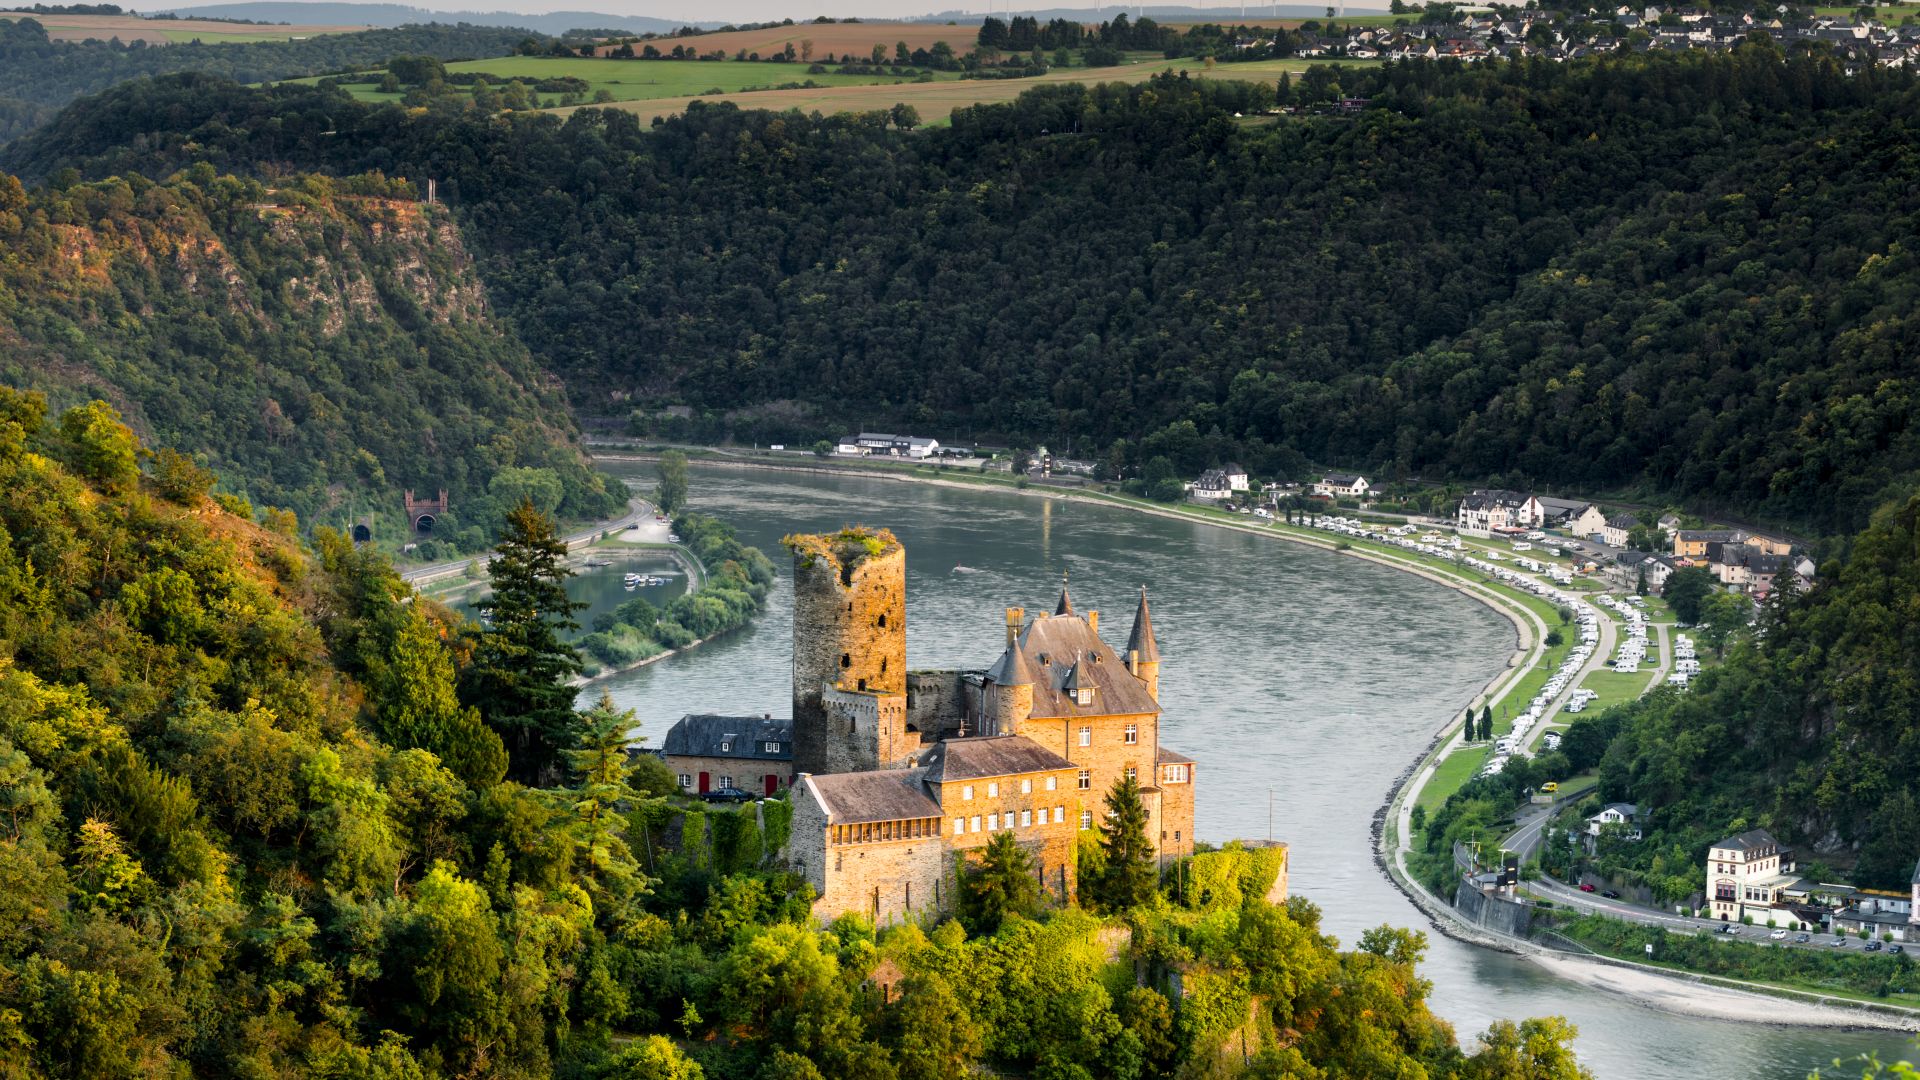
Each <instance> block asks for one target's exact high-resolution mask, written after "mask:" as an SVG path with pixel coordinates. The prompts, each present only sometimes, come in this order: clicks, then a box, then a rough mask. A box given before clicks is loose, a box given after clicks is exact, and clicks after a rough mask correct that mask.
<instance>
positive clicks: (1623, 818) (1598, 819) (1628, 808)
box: [1587, 802, 1640, 840]
mask: <svg viewBox="0 0 1920 1080" xmlns="http://www.w3.org/2000/svg"><path fill="white" fill-rule="evenodd" d="M1639 818H1640V808H1639V807H1638V806H1635V805H1634V804H1632V803H1625V802H1617V803H1608V804H1607V805H1605V806H1603V807H1601V808H1600V812H1599V813H1597V814H1595V815H1593V816H1592V817H1589V818H1588V819H1587V835H1588V836H1592V837H1596V838H1597V837H1599V835H1600V831H1601V830H1602V829H1604V828H1606V827H1607V826H1608V825H1624V826H1626V829H1627V831H1626V833H1625V835H1626V838H1627V839H1629V840H1638V839H1640V826H1639V824H1638V821H1639Z"/></svg>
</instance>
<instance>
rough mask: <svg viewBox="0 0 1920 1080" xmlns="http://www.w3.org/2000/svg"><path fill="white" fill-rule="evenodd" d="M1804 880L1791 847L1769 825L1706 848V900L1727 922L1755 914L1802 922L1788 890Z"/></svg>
mask: <svg viewBox="0 0 1920 1080" xmlns="http://www.w3.org/2000/svg"><path fill="white" fill-rule="evenodd" d="M1799 881H1800V879H1799V878H1797V877H1795V876H1794V874H1793V860H1792V858H1791V857H1790V853H1789V852H1786V851H1783V850H1782V849H1781V847H1780V841H1778V840H1775V839H1774V838H1773V834H1772V833H1770V832H1768V831H1767V830H1765V829H1749V830H1747V831H1746V832H1743V833H1741V834H1740V835H1738V836H1729V837H1727V838H1726V839H1725V840H1721V841H1719V842H1718V843H1715V844H1714V845H1713V847H1711V848H1709V849H1708V850H1707V902H1708V904H1709V906H1710V908H1711V911H1712V913H1713V917H1714V918H1716V919H1720V920H1722V921H1724V922H1740V921H1742V920H1743V919H1748V918H1751V919H1752V920H1753V921H1754V922H1755V923H1765V922H1766V921H1767V920H1769V919H1771V920H1773V921H1774V922H1776V923H1787V922H1791V923H1792V924H1793V925H1795V926H1797V925H1799V923H1800V921H1801V920H1800V918H1799V916H1797V915H1795V914H1794V913H1793V912H1792V910H1791V909H1790V908H1788V907H1787V906H1786V905H1787V900H1786V897H1785V896H1784V895H1783V894H1784V893H1785V892H1786V891H1787V890H1788V889H1789V888H1790V887H1793V886H1795V885H1797V884H1798V883H1799Z"/></svg>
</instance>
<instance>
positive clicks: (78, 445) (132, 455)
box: [60, 401, 146, 491]
mask: <svg viewBox="0 0 1920 1080" xmlns="http://www.w3.org/2000/svg"><path fill="white" fill-rule="evenodd" d="M60 434H61V436H62V437H63V438H64V439H65V441H66V443H67V447H68V453H69V454H70V455H71V456H70V460H71V461H72V463H73V467H74V471H76V472H78V473H79V474H80V475H82V476H84V477H86V478H87V479H89V480H92V481H94V482H95V483H97V484H100V485H101V486H102V487H105V488H107V489H109V490H116V491H117V490H120V489H122V488H126V487H130V486H132V484H133V483H134V481H135V480H137V479H139V476H140V457H141V456H142V455H143V454H145V453H146V451H145V450H143V449H141V447H140V440H138V439H136V438H135V437H134V434H133V432H132V431H131V430H130V429H129V428H128V427H127V425H125V424H123V423H121V422H120V413H119V411H118V410H116V409H115V408H114V407H113V406H111V405H109V404H107V403H106V402H104V401H89V402H87V403H86V404H85V405H77V406H75V407H73V408H71V409H68V410H67V411H66V412H64V413H62V414H61V415H60Z"/></svg>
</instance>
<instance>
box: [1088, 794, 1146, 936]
mask: <svg viewBox="0 0 1920 1080" xmlns="http://www.w3.org/2000/svg"><path fill="white" fill-rule="evenodd" d="M1100 847H1101V850H1102V851H1104V852H1105V853H1106V857H1107V865H1106V869H1105V870H1104V871H1103V872H1102V873H1101V875H1100V879H1099V880H1098V881H1097V882H1095V884H1094V890H1093V898H1094V901H1095V902H1096V903H1097V904H1098V905H1099V906H1101V907H1103V908H1106V909H1107V910H1109V911H1126V910H1128V909H1130V908H1136V907H1139V906H1140V905H1142V904H1145V903H1146V902H1147V901H1149V900H1151V899H1152V898H1153V891H1154V888H1155V887H1156V886H1157V885H1158V884H1159V881H1158V878H1159V874H1158V873H1156V872H1155V870H1154V865H1153V858H1154V854H1153V842H1152V841H1151V840H1150V839H1148V837H1147V808H1146V805H1145V804H1144V803H1142V802H1141V801H1140V781H1138V780H1136V779H1135V778H1133V777H1132V776H1126V777H1123V778H1122V779H1121V780H1120V781H1119V782H1118V783H1116V784H1114V785H1113V789H1112V790H1111V791H1108V792H1107V818H1106V820H1105V821H1103V822H1101V823H1100Z"/></svg>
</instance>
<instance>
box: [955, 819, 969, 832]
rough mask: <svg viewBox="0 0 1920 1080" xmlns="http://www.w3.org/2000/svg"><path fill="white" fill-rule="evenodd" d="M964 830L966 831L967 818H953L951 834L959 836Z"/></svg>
mask: <svg viewBox="0 0 1920 1080" xmlns="http://www.w3.org/2000/svg"><path fill="white" fill-rule="evenodd" d="M966 831H967V819H966V818H963V817H957V818H954V819H953V835H955V836H959V835H960V834H961V833H963V832H966Z"/></svg>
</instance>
